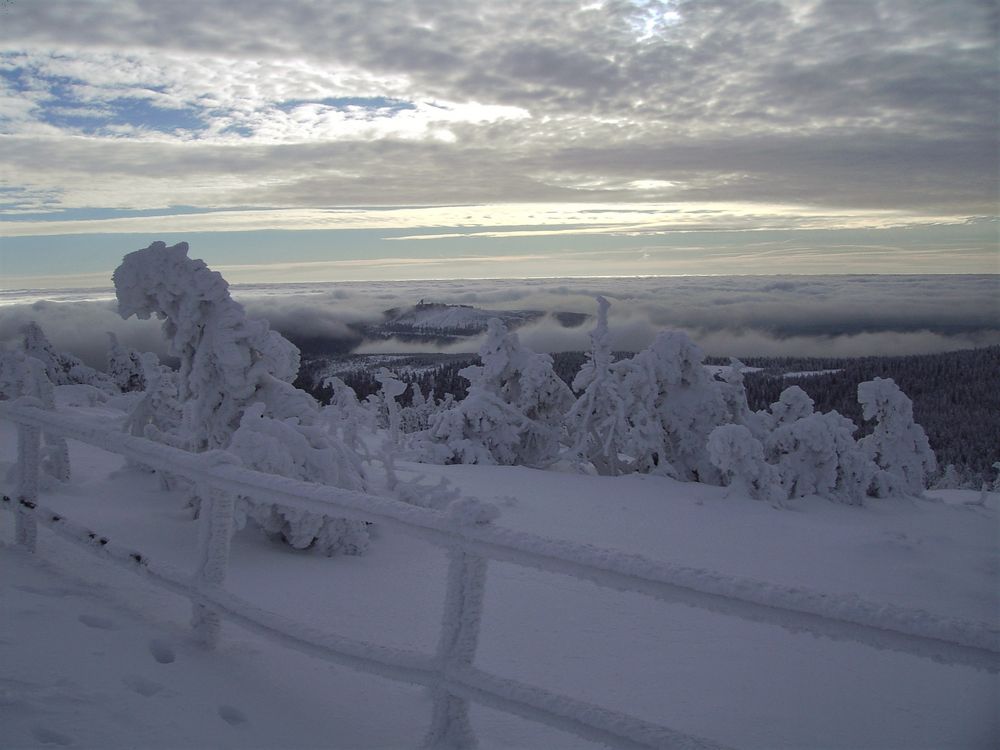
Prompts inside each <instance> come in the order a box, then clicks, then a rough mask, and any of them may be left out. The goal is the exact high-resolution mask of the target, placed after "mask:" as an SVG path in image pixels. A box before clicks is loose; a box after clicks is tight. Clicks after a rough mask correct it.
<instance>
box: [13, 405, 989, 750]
mask: <svg viewBox="0 0 1000 750" xmlns="http://www.w3.org/2000/svg"><path fill="white" fill-rule="evenodd" d="M89 411H90V413H91V414H97V413H98V412H97V411H96V410H89ZM108 416H109V417H110V414H109V415H108ZM70 445H71V454H72V464H73V470H74V478H73V480H72V482H70V483H69V484H67V485H63V486H55V487H50V488H49V489H47V490H45V491H43V493H42V500H43V502H44V503H45V504H46V505H48V506H50V507H52V508H54V509H57V510H59V511H60V512H61V513H65V514H66V515H67V516H68V517H69V518H72V519H74V520H76V521H78V522H80V523H82V524H84V525H86V526H88V527H91V528H94V529H96V530H99V531H101V532H102V533H104V534H106V535H108V536H109V537H110V538H111V539H112V540H114V541H116V542H119V543H121V544H124V545H127V546H131V547H134V548H136V549H138V550H141V551H142V552H143V553H145V554H147V555H148V556H149V557H151V558H152V559H154V560H157V561H162V562H164V563H168V564H172V565H176V566H177V567H179V568H183V569H187V570H190V569H192V567H193V564H194V563H193V561H194V558H195V549H196V538H197V531H196V524H195V523H194V522H193V521H192V520H191V518H190V514H189V513H188V512H187V511H186V510H185V508H184V501H183V499H182V498H181V497H180V495H178V494H176V493H169V492H163V491H161V490H160V489H159V488H158V485H157V481H156V478H155V477H154V476H152V475H149V474H144V473H141V472H138V471H136V470H133V469H128V468H125V467H124V465H123V461H122V459H121V458H120V457H117V456H113V455H110V454H107V453H105V452H103V451H100V450H98V449H96V448H92V447H89V446H85V445H81V444H77V443H72V442H71V444H70ZM13 456H14V431H13V428H12V426H11V425H10V424H9V423H5V422H0V477H2V476H3V475H5V474H6V473H7V469H8V467H9V466H10V465H11V461H12V460H13ZM399 473H400V475H401V477H402V478H404V479H414V478H416V477H417V476H418V475H419V476H423V477H424V480H423V481H426V482H427V483H429V484H430V483H433V482H436V481H437V480H438V478H439V477H442V476H443V477H446V478H447V479H448V480H449V481H450V482H451V483H452V484H453V485H454V486H456V487H458V488H460V489H461V490H462V492H463V493H465V494H466V495H469V496H474V497H478V498H481V499H484V500H489V501H493V502H496V503H497V504H498V505H499V506H500V507H501V509H502V515H501V517H500V518H499V520H498V521H497V522H496V523H497V524H499V525H502V526H507V527H510V528H513V529H518V530H527V531H532V532H534V533H538V534H543V535H545V536H550V537H555V538H559V539H566V540H571V541H576V542H584V543H592V544H596V545H600V546H602V547H608V548H612V549H617V550H622V551H627V552H635V553H641V554H643V555H646V556H648V557H651V558H654V559H657V560H662V561H664V562H666V563H671V564H677V565H684V566H689V567H692V568H700V569H706V570H710V571H715V572H717V573H721V574H724V575H738V576H741V577H746V578H751V579H756V580H759V581H764V582H769V583H773V584H779V585H785V586H797V587H802V588H804V589H808V590H811V591H815V592H821V593H826V594H830V595H850V594H857V595H859V596H860V597H862V598H863V599H866V600H870V601H874V602H881V603H885V604H894V605H898V606H904V607H910V608H918V609H923V610H927V611H928V612H930V613H932V614H934V615H938V616H942V617H952V618H958V619H960V620H963V621H974V622H980V623H986V624H988V625H992V626H996V623H997V622H998V616H1000V601H998V596H1000V595H998V591H1000V586H998V577H1000V552H998V545H997V528H998V527H997V505H998V503H997V501H998V498H997V496H995V495H993V496H990V497H989V498H988V499H987V502H986V503H985V505H977V504H976V501H977V500H978V498H979V495H978V493H971V492H961V491H951V492H931V493H929V499H926V500H913V501H910V500H872V501H870V502H869V504H868V507H866V508H863V509H859V508H851V507H847V506H842V505H837V504H834V503H830V502H828V501H825V500H820V499H810V498H807V499H805V500H802V501H797V502H792V503H789V505H790V506H791V507H790V508H788V509H783V510H777V509H774V508H772V507H771V506H770V505H768V504H766V503H762V502H755V501H753V500H750V499H749V498H745V497H739V496H730V495H728V494H727V490H726V489H723V488H718V487H710V486H705V485H697V484H688V483H679V482H674V481H672V480H668V479H664V478H660V477H654V476H648V475H647V476H639V475H634V476H626V477H617V478H613V477H594V476H587V475H580V474H572V473H565V472H559V471H538V470H533V469H526V468H520V467H480V466H450V467H446V466H425V465H417V464H402V465H401V466H400V467H399ZM2 486H3V491H4V492H5V493H9V492H10V491H11V486H10V484H9V483H3V484H2ZM12 526H13V518H12V517H11V516H10V515H9V514H0V540H2V543H3V544H2V547H0V566H2V567H0V570H2V571H3V573H2V575H0V602H2V606H0V663H2V664H3V670H2V673H0V746H3V747H12V748H17V747H52V746H60V745H68V746H73V747H94V748H97V747H100V748H116V747H157V748H176V747H185V748H188V747H190V748H202V747H204V748H216V747H219V748H221V747H233V748H242V747H268V748H270V747H286V748H307V747H308V748H318V747H323V748H397V747H398V748H407V747H414V746H416V745H417V744H419V741H420V739H421V737H422V735H423V733H424V731H425V729H426V726H427V723H428V720H429V717H430V710H431V698H430V696H429V694H428V693H427V691H426V690H425V689H423V688H417V687H412V686H408V685H404V684H399V683H394V682H391V681H388V680H385V679H382V678H378V677H373V676H368V675H364V674H358V673H355V672H353V671H351V670H349V669H347V668H344V667H340V666H333V665H331V664H329V663H327V662H325V661H321V660H318V659H315V658H310V657H307V656H303V655H301V654H298V653H296V652H293V651H290V650H288V649H286V648H284V647H283V646H281V645H278V644H275V643H272V642H269V641H267V640H264V639H262V638H260V637H258V636H256V635H252V634H248V633H246V632H244V631H241V630H240V629H238V628H237V627H235V626H227V627H226V629H225V632H224V636H223V641H222V643H221V645H220V647H219V648H218V649H217V650H216V651H214V652H210V651H206V650H204V649H203V648H202V647H201V646H199V645H197V643H196V642H195V640H194V638H193V636H192V634H191V630H190V628H189V627H188V618H189V614H190V612H189V610H190V605H189V604H188V603H187V602H186V601H185V600H184V599H181V598H180V597H177V596H175V595H173V594H170V593H166V592H163V591H161V590H159V589H156V588H154V587H153V586H152V585H151V584H149V583H148V582H146V581H144V580H143V579H141V578H139V577H137V576H134V575H132V574H130V573H128V572H126V571H123V570H120V569H118V568H114V567H111V566H110V565H109V564H108V563H106V562H104V561H102V560H99V559H96V558H93V557H91V556H88V555H86V553H84V552H82V551H78V550H76V549H74V548H70V547H69V546H68V545H66V543H64V542H62V541H60V540H57V539H55V538H54V537H53V536H52V535H50V534H49V533H48V532H45V531H42V532H41V536H40V544H39V552H38V554H37V555H35V556H29V555H28V554H26V553H24V552H23V551H21V550H19V549H15V548H14V547H13V545H12V532H11V529H12ZM444 574H445V558H444V554H443V552H442V551H441V550H440V549H438V548H436V547H434V546H432V545H430V544H428V543H426V542H423V541H420V540H418V539H416V538H412V537H408V536H405V535H402V534H401V533H400V532H396V531H389V530H383V532H382V533H381V534H380V536H379V538H378V539H376V541H375V542H374V544H373V546H372V549H371V550H370V552H369V553H368V554H367V555H366V556H364V557H339V558H332V559H330V558H326V557H322V556H318V555H312V554H308V553H305V554H303V553H296V552H293V551H291V550H289V549H288V548H287V547H281V546H277V545H273V544H271V543H269V542H267V541H266V540H264V539H263V538H262V537H261V536H259V535H256V534H254V533H253V532H252V531H244V532H241V533H240V534H239V535H238V536H237V538H236V540H235V542H234V545H233V550H232V563H231V568H230V573H229V579H228V582H227V586H228V587H229V588H230V589H231V590H232V591H233V592H234V593H236V594H238V595H240V596H242V597H245V598H246V599H249V600H251V601H253V602H255V603H258V604H260V605H261V606H264V607H266V608H268V609H272V610H274V611H276V612H280V613H282V614H284V615H286V616H288V617H290V618H293V619H295V620H298V621H301V622H304V623H306V624H308V625H310V626H313V627H315V628H318V629H322V630H324V631H328V632H332V633H339V634H342V635H344V636H349V637H353V638H363V639H365V640H370V641H374V642H378V643H383V644H385V645H388V646H397V647H401V648H410V649H418V650H421V651H425V652H431V651H433V649H434V647H435V644H436V641H437V636H438V630H439V625H440V616H441V606H442V600H443V596H444V583H445V581H444V578H445V575H444ZM985 663H987V662H984V664H985ZM988 663H989V664H992V665H995V664H996V663H997V662H996V660H995V659H994V660H992V661H990V662H988ZM476 666H478V667H480V668H482V669H485V670H488V671H490V672H494V673H496V674H499V675H501V676H509V677H515V678H517V679H519V680H522V681H524V682H528V683H532V684H537V685H540V686H543V687H546V688H549V689H552V690H556V691H558V692H561V693H565V694H567V695H569V696H572V697H574V698H578V699H581V700H585V701H590V702H593V703H598V704H602V705H604V706H606V707H608V708H612V709H616V710H620V711H624V712H627V713H630V714H634V715H636V716H639V717H641V718H643V719H646V720H648V721H652V722H656V723H659V724H663V725H666V726H670V727H672V728H674V729H676V730H678V731H681V732H685V733H688V734H692V735H697V736H701V737H705V738H707V739H709V740H712V741H715V742H718V743H720V744H724V745H729V746H733V747H746V748H814V747H815V748H820V747H823V748H946V747H955V748H958V747H961V748H966V747H970V748H975V747H982V748H988V747H995V746H996V745H997V743H998V741H1000V725H998V719H997V714H996V706H997V705H1000V701H998V699H1000V687H998V678H997V674H996V673H995V672H991V671H990V670H988V669H985V668H983V665H976V664H975V663H974V660H971V661H965V662H962V661H953V660H952V661H949V660H948V659H937V660H934V659H929V658H924V657H922V656H917V655H913V654H910V653H906V652H905V651H900V650H890V649H885V648H876V647H873V645H872V644H871V643H863V642H859V641H858V640H852V639H851V638H850V637H849V636H845V637H830V634H829V633H827V634H824V635H818V634H816V633H813V632H810V631H808V630H802V629H801V627H799V626H798V625H797V624H796V623H795V622H793V621H789V622H787V623H784V624H783V623H782V622H781V617H780V615H776V616H775V618H773V619H771V620H768V619H767V618H763V619H762V618H760V617H755V616H749V614H748V616H741V614H740V611H739V607H738V606H734V607H733V608H732V609H731V610H727V611H719V609H718V608H716V609H706V608H704V607H700V606H697V602H695V601H693V600H685V599H679V600H678V601H677V602H668V601H663V600H660V599H653V598H649V597H646V596H642V595H639V594H632V593H623V592H617V591H612V590H608V589H604V588H601V587H598V586H596V585H594V584H592V583H589V582H586V581H582V580H578V579H575V578H571V577H568V576H564V575H560V574H556V573H547V572H542V571H538V570H534V569H529V568H522V567H518V566H515V565H512V564H507V563H498V562H491V563H490V566H489V571H488V579H487V591H486V611H485V617H484V621H483V631H482V636H481V640H480V646H479V650H478V654H477V660H476ZM473 723H474V726H475V729H476V732H477V734H478V736H479V740H480V746H481V747H483V748H580V747H589V745H588V744H587V743H585V742H584V741H583V740H581V739H579V738H577V737H575V736H571V735H566V734H562V733H560V732H558V731H556V730H553V729H550V728H547V727H545V726H542V725H540V724H534V723H530V722H526V721H523V720H521V719H518V718H515V717H512V716H508V715H506V714H502V713H499V712H496V711H493V710H489V709H485V708H481V707H476V708H475V709H474V711H473Z"/></svg>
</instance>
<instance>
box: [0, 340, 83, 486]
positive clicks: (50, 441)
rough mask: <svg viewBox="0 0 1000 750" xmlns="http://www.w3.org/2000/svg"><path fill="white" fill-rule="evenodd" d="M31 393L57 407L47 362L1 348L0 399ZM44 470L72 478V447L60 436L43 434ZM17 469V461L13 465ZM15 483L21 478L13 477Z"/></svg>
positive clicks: (62, 479)
mask: <svg viewBox="0 0 1000 750" xmlns="http://www.w3.org/2000/svg"><path fill="white" fill-rule="evenodd" d="M22 396H28V397H31V398H34V399H36V400H37V403H38V404H39V405H40V406H41V407H42V408H43V409H55V407H56V401H55V388H54V386H53V385H52V381H51V380H50V379H49V376H48V371H47V368H46V366H45V363H44V362H42V361H41V360H39V359H36V358H35V357H31V356H29V355H27V354H26V353H25V352H23V351H18V350H13V351H9V350H7V349H4V348H0V398H2V399H16V398H21V397H22ZM42 441H43V445H42V454H41V466H40V468H41V470H42V471H44V472H45V473H46V474H48V475H49V476H51V477H52V478H54V479H57V480H59V481H60V482H67V481H69V478H70V463H69V447H68V446H67V444H66V439H65V438H63V437H60V436H59V435H52V434H50V433H47V432H43V433H42ZM13 470H14V473H16V471H17V464H16V463H15V464H14V467H13ZM12 479H13V483H14V484H16V483H17V478H16V477H12Z"/></svg>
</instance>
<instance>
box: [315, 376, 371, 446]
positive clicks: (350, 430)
mask: <svg viewBox="0 0 1000 750" xmlns="http://www.w3.org/2000/svg"><path fill="white" fill-rule="evenodd" d="M323 384H324V385H325V386H327V387H328V388H331V389H332V390H333V393H332V394H331V396H330V403H329V404H328V405H327V406H326V407H324V408H323V418H324V420H326V423H327V429H329V430H330V431H331V432H332V433H333V434H334V435H335V436H336V437H337V438H338V439H339V440H340V441H341V442H342V443H343V444H344V445H346V446H347V447H348V448H350V449H351V450H353V451H354V452H355V453H357V454H359V455H367V450H368V449H367V447H366V446H365V444H364V442H363V441H362V440H361V434H362V433H363V432H369V433H374V432H375V421H374V415H373V414H372V413H371V412H370V411H368V410H367V409H365V408H364V407H363V406H362V405H361V404H360V403H359V402H358V397H357V394H355V393H354V389H353V388H351V386H349V385H347V383H345V382H344V381H343V380H341V379H340V378H336V377H331V378H327V379H326V380H324V381H323Z"/></svg>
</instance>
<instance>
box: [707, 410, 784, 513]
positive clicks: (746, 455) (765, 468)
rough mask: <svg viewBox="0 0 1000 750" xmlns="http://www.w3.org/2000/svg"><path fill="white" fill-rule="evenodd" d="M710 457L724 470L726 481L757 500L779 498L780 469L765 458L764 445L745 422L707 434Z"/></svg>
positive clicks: (724, 426)
mask: <svg viewBox="0 0 1000 750" xmlns="http://www.w3.org/2000/svg"><path fill="white" fill-rule="evenodd" d="M708 457H709V459H710V460H711V461H712V463H713V464H714V465H715V466H716V467H717V468H718V469H719V471H721V472H722V478H723V482H724V483H725V484H727V485H729V486H730V487H732V488H733V489H734V490H736V491H738V492H742V493H744V494H747V495H749V496H750V497H752V498H754V499H755V500H768V501H778V500H779V499H780V498H781V495H782V494H783V493H782V490H781V482H780V477H779V475H778V471H777V469H776V468H775V467H774V466H772V465H771V464H769V463H767V462H766V461H765V460H764V446H763V445H761V442H760V441H759V440H758V439H757V438H755V437H754V436H753V434H752V433H751V432H750V430H749V428H747V427H746V426H745V425H742V424H725V425H720V426H719V427H716V428H715V429H714V430H712V432H711V434H710V435H709V436H708Z"/></svg>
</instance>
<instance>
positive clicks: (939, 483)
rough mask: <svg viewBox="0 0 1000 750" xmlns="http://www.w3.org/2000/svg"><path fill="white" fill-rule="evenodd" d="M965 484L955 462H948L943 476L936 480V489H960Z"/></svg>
mask: <svg viewBox="0 0 1000 750" xmlns="http://www.w3.org/2000/svg"><path fill="white" fill-rule="evenodd" d="M963 484H964V482H963V480H962V475H961V474H959V473H958V469H957V468H955V464H948V465H947V466H946V467H945V468H944V471H943V472H942V473H941V476H940V477H938V478H937V479H936V480H935V482H934V489H936V490H958V489H962V485H963Z"/></svg>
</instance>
